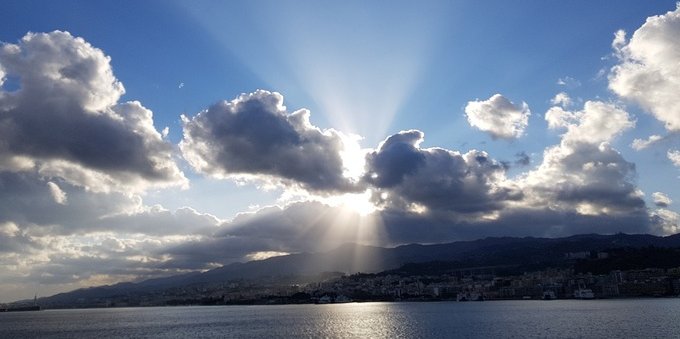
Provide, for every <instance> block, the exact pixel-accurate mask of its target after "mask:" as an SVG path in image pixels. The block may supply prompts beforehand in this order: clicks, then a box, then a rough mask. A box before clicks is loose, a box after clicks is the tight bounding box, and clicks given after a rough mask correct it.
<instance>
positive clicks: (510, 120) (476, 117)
mask: <svg viewBox="0 0 680 339" xmlns="http://www.w3.org/2000/svg"><path fill="white" fill-rule="evenodd" d="M465 115H466V116H467V120H468V122H469V123H470V126H472V127H476V128H478V129H479V130H481V131H484V132H487V133H489V134H490V135H491V136H492V137H493V138H494V139H495V138H501V139H515V138H519V137H521V136H522V134H524V129H525V128H526V127H527V125H528V124H529V116H530V115H531V111H529V105H527V104H526V103H525V102H523V103H522V104H521V105H515V104H513V103H512V102H511V101H510V100H508V99H506V98H505V97H504V96H502V95H500V94H494V95H493V96H491V98H489V99H488V100H484V101H479V100H476V101H470V102H468V103H467V106H465Z"/></svg>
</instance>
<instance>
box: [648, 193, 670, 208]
mask: <svg viewBox="0 0 680 339" xmlns="http://www.w3.org/2000/svg"><path fill="white" fill-rule="evenodd" d="M652 198H653V199H654V204H655V205H656V206H659V207H668V205H670V204H672V203H673V200H671V198H669V197H668V196H667V195H666V194H664V193H661V192H654V193H652Z"/></svg>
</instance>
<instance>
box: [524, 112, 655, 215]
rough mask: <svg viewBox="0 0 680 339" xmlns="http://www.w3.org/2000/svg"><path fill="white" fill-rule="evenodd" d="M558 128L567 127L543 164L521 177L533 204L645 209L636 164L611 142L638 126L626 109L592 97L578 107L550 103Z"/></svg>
mask: <svg viewBox="0 0 680 339" xmlns="http://www.w3.org/2000/svg"><path fill="white" fill-rule="evenodd" d="M545 117H546V120H548V122H549V125H550V126H551V127H553V128H558V127H561V128H566V129H567V132H566V133H565V134H564V135H562V140H561V142H560V144H559V145H556V146H552V147H548V148H547V149H546V150H545V151H544V154H543V162H542V163H541V165H540V166H539V167H538V168H537V169H535V170H532V171H530V172H528V173H526V174H524V175H523V177H522V178H520V180H519V184H520V186H521V187H523V188H524V192H525V194H526V196H527V199H526V200H525V203H527V204H528V205H529V206H531V205H533V206H540V207H541V208H543V207H547V208H550V209H552V210H557V211H565V212H567V211H572V212H576V213H579V214H584V215H619V216H621V215H625V214H628V213H631V214H635V213H642V212H643V211H644V209H645V203H644V200H643V199H642V192H641V191H640V190H639V189H638V188H637V186H636V185H635V183H634V181H633V178H634V177H635V173H636V172H635V164H633V163H630V162H628V161H626V160H625V159H624V158H623V156H622V155H621V154H620V153H619V152H618V151H616V150H615V149H613V148H612V147H611V146H610V144H609V143H610V142H611V140H612V139H613V138H614V137H616V136H617V135H619V134H621V133H622V132H623V131H625V130H626V129H629V128H632V127H633V126H634V121H633V120H632V119H631V117H630V116H629V115H628V113H627V112H625V111H624V110H622V109H620V108H618V107H617V106H615V105H613V104H607V103H603V102H598V101H588V102H586V103H585V105H584V107H583V109H582V110H581V111H578V112H569V111H565V110H563V109H562V108H559V107H553V108H551V109H550V110H549V111H548V113H546V115H545Z"/></svg>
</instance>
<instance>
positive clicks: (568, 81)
mask: <svg viewBox="0 0 680 339" xmlns="http://www.w3.org/2000/svg"><path fill="white" fill-rule="evenodd" d="M557 84H558V85H560V86H565V87H567V88H576V87H579V86H581V82H580V81H578V80H577V79H574V78H572V77H569V76H566V77H563V78H559V79H557Z"/></svg>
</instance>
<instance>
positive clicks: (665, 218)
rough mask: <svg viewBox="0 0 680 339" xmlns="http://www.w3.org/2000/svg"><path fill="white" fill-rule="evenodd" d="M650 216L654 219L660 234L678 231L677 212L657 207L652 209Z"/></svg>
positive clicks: (679, 217) (679, 221)
mask: <svg viewBox="0 0 680 339" xmlns="http://www.w3.org/2000/svg"><path fill="white" fill-rule="evenodd" d="M651 216H652V218H654V219H655V223H656V226H657V228H658V229H659V232H660V233H661V234H664V235H671V234H677V233H680V214H678V213H677V212H674V211H671V210H668V209H665V208H659V209H656V210H654V211H653V212H652V213H651Z"/></svg>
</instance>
